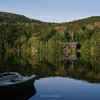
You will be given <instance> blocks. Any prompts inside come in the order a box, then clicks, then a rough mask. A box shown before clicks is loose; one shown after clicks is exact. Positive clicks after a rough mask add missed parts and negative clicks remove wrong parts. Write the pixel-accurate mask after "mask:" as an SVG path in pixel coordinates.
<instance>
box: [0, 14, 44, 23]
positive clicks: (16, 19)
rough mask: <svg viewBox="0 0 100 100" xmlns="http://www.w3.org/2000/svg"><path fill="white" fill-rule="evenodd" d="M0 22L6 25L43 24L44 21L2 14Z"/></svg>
mask: <svg viewBox="0 0 100 100" xmlns="http://www.w3.org/2000/svg"><path fill="white" fill-rule="evenodd" d="M0 22H6V23H42V21H39V20H34V19H30V18H27V17H25V16H24V15H19V14H14V13H8V12H0Z"/></svg>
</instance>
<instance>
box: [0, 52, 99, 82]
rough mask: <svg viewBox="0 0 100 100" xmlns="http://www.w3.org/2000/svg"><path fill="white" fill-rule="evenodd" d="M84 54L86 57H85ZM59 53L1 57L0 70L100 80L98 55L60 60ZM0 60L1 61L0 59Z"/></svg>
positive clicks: (38, 75)
mask: <svg viewBox="0 0 100 100" xmlns="http://www.w3.org/2000/svg"><path fill="white" fill-rule="evenodd" d="M85 56H86V57H85ZM60 57H61V55H60V54H58V55H57V54H50V53H49V54H48V55H41V54H35V55H26V56H24V55H23V57H19V58H18V57H17V56H9V57H8V58H6V59H4V60H3V59H2V63H1V66H0V72H1V73H2V72H6V71H8V72H9V71H15V72H18V73H20V74H21V75H24V76H30V75H32V74H36V75H37V78H42V77H50V76H61V77H71V78H75V79H81V80H86V81H89V82H100V67H99V66H100V62H99V60H100V57H99V56H97V55H96V57H95V56H94V57H91V58H89V57H90V56H88V55H82V56H81V57H80V58H79V59H78V60H60ZM0 62H1V61H0Z"/></svg>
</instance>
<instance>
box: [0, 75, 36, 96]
mask: <svg viewBox="0 0 100 100" xmlns="http://www.w3.org/2000/svg"><path fill="white" fill-rule="evenodd" d="M35 79H36V76H35V75H33V76H31V77H29V79H27V80H24V81H19V82H15V83H13V84H6V85H2V86H0V94H5V93H7V94H9V93H14V92H19V91H23V90H25V89H27V88H28V87H30V86H31V85H33V84H34V81H35Z"/></svg>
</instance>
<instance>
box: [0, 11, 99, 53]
mask: <svg viewBox="0 0 100 100" xmlns="http://www.w3.org/2000/svg"><path fill="white" fill-rule="evenodd" d="M5 23H6V24H5ZM23 23H24V24H23ZM37 23H38V24H37ZM65 41H66V42H78V44H80V48H81V50H85V51H86V53H90V52H91V51H94V49H96V50H98V49H97V48H98V46H100V16H93V17H89V18H85V19H80V20H76V21H72V22H69V23H46V22H41V21H38V20H33V19H29V18H27V17H25V16H23V15H18V14H11V13H4V12H1V13H0V43H1V44H0V49H1V50H2V49H5V50H8V49H12V48H13V49H25V50H26V49H28V50H31V51H34V50H43V51H44V50H48V49H49V50H58V49H59V50H61V45H60V42H65ZM90 48H91V49H90Z"/></svg>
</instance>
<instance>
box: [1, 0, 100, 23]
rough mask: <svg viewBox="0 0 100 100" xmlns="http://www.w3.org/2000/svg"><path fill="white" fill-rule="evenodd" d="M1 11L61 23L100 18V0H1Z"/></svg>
mask: <svg viewBox="0 0 100 100" xmlns="http://www.w3.org/2000/svg"><path fill="white" fill-rule="evenodd" d="M0 11H3V12H10V13H16V14H21V15H24V16H26V17H28V18H32V19H37V20H41V21H45V22H58V23H60V22H69V21H73V20H77V19H82V18H87V17H91V16H100V0H0Z"/></svg>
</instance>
